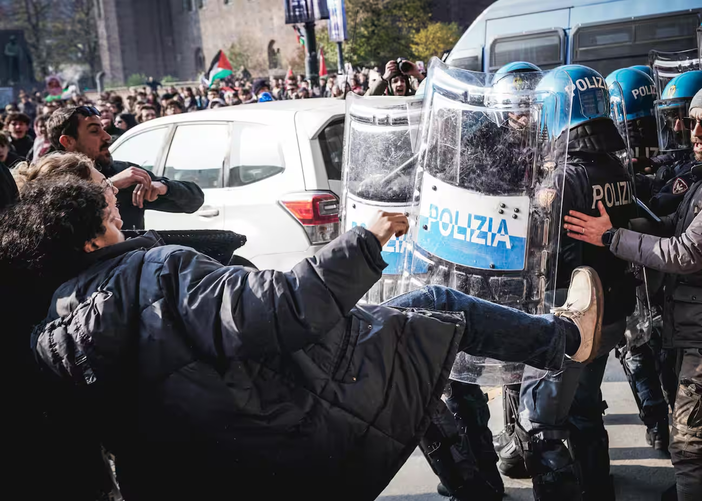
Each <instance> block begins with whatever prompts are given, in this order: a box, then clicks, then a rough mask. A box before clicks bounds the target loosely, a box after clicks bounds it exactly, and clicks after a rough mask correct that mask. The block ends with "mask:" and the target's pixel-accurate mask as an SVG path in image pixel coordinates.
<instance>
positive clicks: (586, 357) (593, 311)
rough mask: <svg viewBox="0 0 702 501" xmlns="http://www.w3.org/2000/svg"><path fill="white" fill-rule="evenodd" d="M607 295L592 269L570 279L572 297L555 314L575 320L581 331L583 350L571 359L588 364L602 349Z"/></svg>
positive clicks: (580, 270)
mask: <svg viewBox="0 0 702 501" xmlns="http://www.w3.org/2000/svg"><path fill="white" fill-rule="evenodd" d="M603 311H604V292H603V290H602V282H600V277H599V276H598V275H597V272H596V271H595V270H594V269H592V268H590V267H589V266H580V267H578V268H576V269H574V270H573V274H572V275H571V276H570V288H569V289H568V298H567V299H566V302H565V304H564V305H563V306H561V307H560V308H554V309H553V310H551V313H553V314H554V315H556V316H557V317H565V318H568V319H570V320H572V321H573V323H574V324H575V325H576V326H577V327H578V330H579V331H580V347H579V348H578V351H577V352H576V353H575V355H572V356H571V357H570V359H571V360H573V361H574V362H580V363H581V364H587V363H589V362H591V361H592V360H593V359H594V358H595V357H596V356H597V352H598V350H599V348H600V334H601V332H602V312H603Z"/></svg>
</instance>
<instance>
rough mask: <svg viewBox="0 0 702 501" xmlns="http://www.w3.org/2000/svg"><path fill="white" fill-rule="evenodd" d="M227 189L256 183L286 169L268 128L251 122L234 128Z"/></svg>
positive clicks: (275, 141)
mask: <svg viewBox="0 0 702 501" xmlns="http://www.w3.org/2000/svg"><path fill="white" fill-rule="evenodd" d="M230 165H231V167H230V168H229V177H228V180H227V186H229V187H231V188H235V187H237V186H246V185H247V184H252V183H257V182H259V181H263V180H264V179H267V178H269V177H272V176H275V175H276V174H280V173H281V172H283V171H284V170H285V160H284V156H283V149H282V147H281V145H280V143H279V142H278V140H277V139H276V133H275V131H273V130H272V129H271V128H270V127H268V126H266V125H261V124H253V123H237V124H235V125H234V146H233V148H232V157H231V161H230Z"/></svg>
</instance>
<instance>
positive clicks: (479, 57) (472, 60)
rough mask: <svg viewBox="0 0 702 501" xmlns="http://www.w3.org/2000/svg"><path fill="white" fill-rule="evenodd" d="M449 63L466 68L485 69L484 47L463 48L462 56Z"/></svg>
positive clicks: (472, 69) (471, 69)
mask: <svg viewBox="0 0 702 501" xmlns="http://www.w3.org/2000/svg"><path fill="white" fill-rule="evenodd" d="M471 53H472V54H471ZM449 64H450V65H451V66H454V67H456V68H461V69H464V70H470V71H483V49H482V47H480V48H477V49H470V50H462V51H461V56H460V57H457V58H455V59H451V62H450V63H449Z"/></svg>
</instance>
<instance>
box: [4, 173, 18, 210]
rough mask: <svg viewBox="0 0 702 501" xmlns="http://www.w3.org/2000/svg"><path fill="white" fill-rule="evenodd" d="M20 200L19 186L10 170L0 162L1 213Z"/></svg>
mask: <svg viewBox="0 0 702 501" xmlns="http://www.w3.org/2000/svg"><path fill="white" fill-rule="evenodd" d="M17 200H19V192H18V191H17V185H16V184H15V180H14V178H13V177H12V174H11V173H10V169H8V168H7V167H5V164H3V163H2V162H0V211H2V210H3V209H5V208H6V207H9V206H10V205H12V204H14V203H15V202H17Z"/></svg>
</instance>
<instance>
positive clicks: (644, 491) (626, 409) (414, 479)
mask: <svg viewBox="0 0 702 501" xmlns="http://www.w3.org/2000/svg"><path fill="white" fill-rule="evenodd" d="M495 393H497V395H496V397H495V398H493V399H492V400H491V401H490V414H491V419H490V428H491V430H492V432H493V434H496V433H498V432H499V431H500V430H501V429H502V396H501V394H499V392H490V393H489V394H490V396H491V397H492V396H493V395H495ZM602 393H603V395H604V399H605V400H606V401H607V404H608V405H609V408H608V409H607V413H606V416H605V418H604V421H605V426H606V427H607V431H608V432H609V441H610V445H609V446H610V459H611V462H612V467H611V472H612V474H613V475H614V484H615V487H616V491H617V501H658V500H660V495H661V493H662V492H663V491H664V490H665V489H667V488H668V487H669V486H670V485H672V484H673V482H674V478H673V467H672V466H671V464H670V459H669V458H667V457H666V456H665V455H663V454H661V453H659V452H657V451H654V450H653V449H652V448H651V447H649V446H648V445H647V444H646V440H645V438H644V426H643V424H642V423H641V421H640V419H639V416H638V409H637V408H636V403H635V402H634V397H633V396H632V394H631V389H630V388H629V384H628V383H627V382H626V378H625V377H624V372H623V371H622V368H621V365H620V364H619V361H618V360H617V359H616V358H614V355H613V354H612V355H611V356H610V359H609V361H608V363H607V372H606V374H605V382H604V383H603V385H602ZM504 480H505V487H506V491H507V492H506V495H505V497H504V499H505V500H519V501H530V500H533V496H532V493H531V481H530V480H512V479H508V478H505V479H504ZM437 483H438V479H437V477H436V476H435V475H434V473H433V472H432V471H431V468H429V465H428V464H427V462H426V460H425V459H424V456H423V455H422V453H421V451H419V449H417V450H416V451H415V452H414V454H413V455H412V457H410V459H409V461H407V463H406V464H405V466H404V467H403V468H402V469H401V470H400V471H399V472H398V474H397V475H396V476H395V478H394V479H393V481H392V482H391V483H390V485H389V486H388V487H387V488H386V489H385V491H383V493H382V494H381V495H380V497H379V498H378V500H379V501H381V500H382V501H441V500H444V501H447V499H448V498H444V497H441V496H439V495H438V494H436V485H437ZM476 501H480V500H476Z"/></svg>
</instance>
